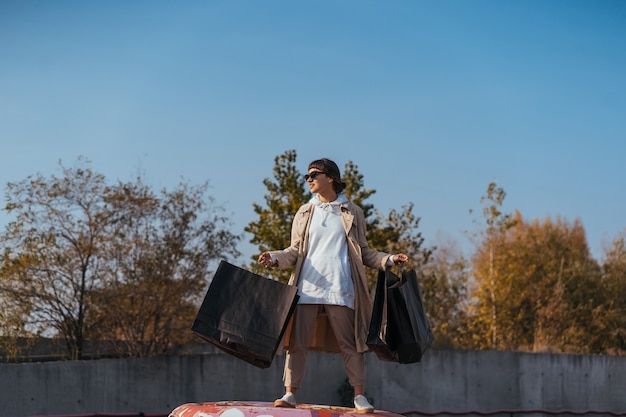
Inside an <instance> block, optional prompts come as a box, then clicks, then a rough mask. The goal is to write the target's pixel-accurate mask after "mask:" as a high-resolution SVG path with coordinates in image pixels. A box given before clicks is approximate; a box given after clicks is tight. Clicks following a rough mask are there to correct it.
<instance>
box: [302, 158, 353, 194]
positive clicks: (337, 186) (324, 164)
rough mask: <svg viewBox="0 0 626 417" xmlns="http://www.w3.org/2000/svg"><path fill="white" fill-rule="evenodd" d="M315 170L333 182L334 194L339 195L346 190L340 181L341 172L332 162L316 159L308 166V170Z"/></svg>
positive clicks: (326, 159)
mask: <svg viewBox="0 0 626 417" xmlns="http://www.w3.org/2000/svg"><path fill="white" fill-rule="evenodd" d="M311 168H315V169H318V170H320V171H323V172H324V173H325V174H326V175H327V176H329V177H330V178H332V180H333V189H334V190H335V192H336V193H340V192H342V191H343V190H345V189H346V183H345V182H343V181H341V172H339V167H338V166H337V164H336V163H335V162H333V161H331V160H330V159H328V158H322V159H316V160H315V161H313V162H311V163H310V164H309V168H308V169H311Z"/></svg>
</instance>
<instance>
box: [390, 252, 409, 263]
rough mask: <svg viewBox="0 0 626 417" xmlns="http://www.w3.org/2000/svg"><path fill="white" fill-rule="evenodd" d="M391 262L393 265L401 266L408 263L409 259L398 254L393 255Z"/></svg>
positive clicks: (402, 254)
mask: <svg viewBox="0 0 626 417" xmlns="http://www.w3.org/2000/svg"><path fill="white" fill-rule="evenodd" d="M391 260H392V261H393V263H394V264H396V265H398V264H403V263H405V262H406V261H408V260H409V257H408V256H406V255H405V254H404V253H399V254H397V255H393V256H392V258H391Z"/></svg>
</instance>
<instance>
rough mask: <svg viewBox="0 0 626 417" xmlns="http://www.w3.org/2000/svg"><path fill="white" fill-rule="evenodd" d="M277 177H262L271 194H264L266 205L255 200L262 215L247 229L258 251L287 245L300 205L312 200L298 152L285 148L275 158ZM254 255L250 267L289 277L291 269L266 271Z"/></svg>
mask: <svg viewBox="0 0 626 417" xmlns="http://www.w3.org/2000/svg"><path fill="white" fill-rule="evenodd" d="M274 163H275V165H274V170H273V171H274V178H275V181H272V180H271V179H269V178H266V179H264V180H263V184H264V185H265V186H266V187H267V191H268V194H266V195H265V204H266V207H263V206H261V205H260V204H257V203H254V204H253V207H254V212H255V213H257V214H258V215H259V219H258V220H257V221H253V222H250V223H249V224H248V226H246V227H245V228H244V231H246V232H248V233H251V234H252V239H251V240H250V243H253V244H256V245H259V253H263V252H266V251H268V250H276V249H282V248H286V247H288V246H289V244H290V240H291V223H292V222H293V216H294V215H295V214H296V211H297V210H298V208H299V207H300V206H301V205H302V204H304V203H306V202H307V201H308V200H309V199H310V193H308V191H306V190H305V186H304V184H305V182H304V178H303V176H302V175H300V173H299V172H298V169H297V168H296V151H295V150H290V151H286V152H285V153H284V154H282V155H279V156H277V157H276V158H274ZM257 256H258V255H256V256H255V255H253V257H252V263H251V264H250V268H251V270H253V271H255V272H257V273H259V274H266V273H267V274H269V275H271V276H273V277H274V278H275V279H278V280H279V281H282V282H287V281H288V280H289V275H290V272H289V271H285V270H277V269H273V270H265V268H262V267H261V266H260V265H259V264H258V263H257V262H256V257H257Z"/></svg>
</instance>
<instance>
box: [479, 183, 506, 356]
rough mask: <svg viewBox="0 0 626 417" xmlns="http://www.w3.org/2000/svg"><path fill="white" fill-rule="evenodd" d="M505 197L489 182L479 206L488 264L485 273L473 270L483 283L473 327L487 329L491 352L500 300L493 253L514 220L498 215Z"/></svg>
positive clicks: (500, 190) (495, 344)
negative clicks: (478, 310) (484, 225)
mask: <svg viewBox="0 0 626 417" xmlns="http://www.w3.org/2000/svg"><path fill="white" fill-rule="evenodd" d="M505 197H506V192H505V191H504V188H502V187H498V186H497V183H496V182H495V181H492V182H490V183H489V185H488V186H487V191H486V193H485V195H484V196H483V197H481V199H480V202H481V204H483V208H482V212H483V217H484V219H485V222H486V224H487V227H486V229H485V230H484V232H483V234H482V235H483V249H484V250H486V252H487V257H488V261H487V263H486V265H487V268H486V271H483V270H481V269H480V268H475V270H476V272H477V273H476V274H475V278H476V279H478V280H479V281H480V282H481V283H482V285H480V287H479V288H478V297H479V298H481V299H482V301H483V302H482V303H481V304H480V308H481V309H483V311H480V312H478V314H477V316H476V317H477V319H478V320H479V322H477V323H475V325H478V327H479V328H484V327H488V328H489V331H490V333H491V337H490V346H491V348H493V349H497V348H498V343H499V335H498V314H499V313H498V303H499V299H498V296H497V290H496V281H497V280H498V276H497V268H496V255H497V253H496V250H497V248H498V247H499V246H500V242H501V240H502V237H503V236H504V234H505V233H506V231H507V230H508V229H509V228H511V227H512V226H514V225H515V220H514V219H512V217H511V215H510V214H505V213H502V212H501V211H500V209H501V207H502V204H503V202H504V198H505ZM479 256H480V250H479ZM485 294H488V297H485ZM487 300H488V301H487ZM484 309H488V310H489V312H490V314H489V315H487V314H485V311H484Z"/></svg>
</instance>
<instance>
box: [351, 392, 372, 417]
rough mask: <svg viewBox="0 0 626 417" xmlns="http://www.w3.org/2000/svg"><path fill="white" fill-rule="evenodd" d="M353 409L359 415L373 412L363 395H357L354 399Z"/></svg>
mask: <svg viewBox="0 0 626 417" xmlns="http://www.w3.org/2000/svg"><path fill="white" fill-rule="evenodd" d="M354 408H355V409H356V412H357V413H359V414H369V413H373V412H374V407H373V406H372V404H370V402H369V401H367V398H365V395H362V394H359V395H356V396H355V397H354Z"/></svg>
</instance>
